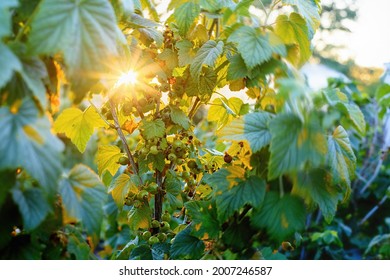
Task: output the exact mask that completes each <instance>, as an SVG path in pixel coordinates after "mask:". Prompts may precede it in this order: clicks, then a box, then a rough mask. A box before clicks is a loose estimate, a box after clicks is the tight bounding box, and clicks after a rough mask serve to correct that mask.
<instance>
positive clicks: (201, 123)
mask: <svg viewBox="0 0 390 280" xmlns="http://www.w3.org/2000/svg"><path fill="white" fill-rule="evenodd" d="M25 2H26V0H20V1H6V2H2V4H0V9H1V12H2V13H0V22H4V23H5V24H2V25H1V29H0V36H1V42H0V52H1V60H0V66H1V67H0V77H1V79H0V97H1V98H0V102H1V108H0V117H1V118H0V122H1V127H2V131H1V132H0V143H1V144H0V151H1V154H2V155H3V156H2V158H1V160H0V178H1V183H2V185H1V188H0V191H1V192H0V215H1V217H2V221H3V217H4V223H3V224H2V227H1V230H0V236H1V238H0V240H1V241H0V256H1V258H16V259H18V258H22V259H23V258H31V259H40V258H44V259H74V258H75V259H91V258H108V259H156V260H157V259H158V260H161V259H202V258H203V259H206V258H207V259H231V258H236V259H250V258H269V259H282V258H286V257H291V258H296V257H297V255H296V254H294V253H291V252H290V251H291V248H293V246H292V245H291V244H294V246H296V247H299V246H302V248H305V250H308V252H311V251H310V250H312V248H313V247H314V248H315V246H317V245H318V246H328V247H329V246H336V247H337V246H339V247H340V244H341V245H342V243H341V241H340V238H339V236H338V235H337V232H336V231H335V230H334V229H329V230H328V229H327V230H326V231H324V232H320V231H319V230H320V229H318V231H316V232H315V233H313V232H312V229H311V228H310V224H308V222H307V221H310V220H311V219H310V217H311V216H312V215H313V213H317V215H318V219H317V220H319V221H321V219H322V218H321V217H324V218H325V221H326V223H328V225H325V227H331V226H333V224H334V223H335V221H336V220H335V219H334V217H335V215H336V213H337V209H338V208H339V207H341V203H342V202H344V201H347V200H348V198H349V197H350V195H351V183H352V182H353V179H354V176H355V169H356V166H357V164H359V162H358V161H357V157H356V155H355V154H356V153H357V152H358V151H359V149H356V145H358V143H359V140H361V139H363V138H364V137H365V135H366V127H367V126H366V123H365V117H367V116H364V114H363V113H362V111H361V110H360V109H359V107H358V105H357V103H359V104H360V103H361V102H363V101H362V100H361V99H359V98H356V96H355V95H353V94H351V93H350V92H344V91H343V88H342V87H343V85H339V86H340V89H339V88H338V87H336V86H330V87H329V88H328V89H325V90H323V91H320V92H312V91H311V89H310V88H308V87H307V86H306V85H305V84H304V82H303V80H302V79H301V78H300V76H299V73H298V72H297V69H298V68H299V67H300V66H301V65H303V64H304V63H305V62H306V61H307V60H308V59H309V57H310V53H311V46H310V44H311V43H310V42H311V39H312V37H313V35H314V32H315V30H316V28H318V25H319V17H320V10H321V8H320V3H319V2H320V1H317V0H315V1H314V0H313V1H303V0H294V1H290V0H283V1H273V2H272V3H271V4H270V5H265V6H264V5H263V9H264V11H265V12H266V15H267V16H266V19H264V18H263V17H262V14H258V15H256V14H252V13H251V9H250V7H251V5H252V4H254V3H253V1H246V0H245V1H233V0H231V1H213V2H210V1H172V2H171V3H170V5H169V7H168V9H169V10H171V11H172V14H171V16H170V17H169V18H168V19H167V20H166V22H160V20H159V18H158V14H157V13H156V10H155V7H154V6H153V4H152V2H149V1H141V2H139V1H126V2H125V1H117V0H112V1H108V0H85V1H81V2H77V1H76V2H75V1H71V0H61V1H54V0H41V1H32V2H31V3H30V2H29V5H24V4H25ZM279 4H280V5H283V6H289V7H290V8H291V9H280V8H279V6H278V5H279ZM26 10H28V11H26ZM146 10H147V12H146ZM271 12H273V13H278V16H277V17H276V22H275V23H268V22H267V20H268V19H269V17H268V16H269V14H270V13H271ZM48 15H49V16H48ZM147 15H149V16H147ZM57 21H58V22H60V24H57ZM258 22H262V23H263V24H262V25H261V26H259V25H258V24H257V23H258ZM80 26H81V28H80ZM344 89H345V88H344ZM239 90H243V91H245V92H246V94H247V95H248V97H249V98H250V99H251V101H250V102H248V103H245V101H244V100H243V99H241V98H238V97H231V98H227V97H226V96H225V93H226V91H239ZM386 94H387V92H383V91H380V93H378V96H379V98H380V100H387V99H386ZM380 102H381V103H380V104H385V101H380ZM202 106H208V107H209V109H208V114H207V117H206V118H201V117H199V115H198V114H199V112H201V110H202V109H201V107H202ZM381 106H382V105H381ZM351 135H352V136H353V138H352V137H351ZM210 136H212V137H210ZM354 145H355V146H354ZM81 153H83V156H81ZM91 159H92V160H91ZM5 213H7V215H5ZM8 213H11V215H8ZM319 221H318V222H317V223H316V226H319V224H320V223H319ZM385 237H386V235H383V236H382V237H381V238H380V237H378V238H376V239H375V240H374V241H372V242H371V244H370V246H369V247H368V248H369V249H367V250H368V251H367V254H370V252H371V251H373V250H376V248H377V247H378V246H382V245H381V244H382V243H386V238H385ZM288 244H289V246H288ZM386 244H387V243H386ZM328 247H326V250H328V249H329V248H328ZM280 248H281V249H280ZM381 248H382V247H381ZM275 250H279V251H280V252H278V253H273V252H277V251H275ZM302 250H303V249H302ZM321 250H322V247H321ZM324 250H325V249H324ZM331 250H333V247H332V248H331ZM379 250H382V251H383V249H379ZM382 251H380V252H382ZM319 252H320V251H319ZM321 254H322V251H321V252H320V253H317V255H318V256H317V255H316V256H315V257H321V256H322V255H321ZM381 254H383V253H381ZM337 256H339V255H337ZM340 257H343V256H340Z"/></svg>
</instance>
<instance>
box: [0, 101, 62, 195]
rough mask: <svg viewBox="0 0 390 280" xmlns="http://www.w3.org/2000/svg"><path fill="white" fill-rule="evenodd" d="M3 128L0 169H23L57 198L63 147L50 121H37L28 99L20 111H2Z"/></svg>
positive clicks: (0, 122)
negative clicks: (53, 133) (53, 131)
mask: <svg viewBox="0 0 390 280" xmlns="http://www.w3.org/2000/svg"><path fill="white" fill-rule="evenodd" d="M0 127H1V130H0V154H1V157H0V170H3V169H16V168H19V167H22V168H23V169H24V170H26V171H27V173H28V174H29V175H30V176H31V177H33V178H34V179H36V180H37V181H38V182H39V184H40V185H41V186H42V187H43V188H44V191H45V194H46V195H51V196H54V195H55V193H56V191H57V180H58V178H59V176H60V174H61V171H62V165H61V153H62V151H63V149H64V146H63V144H62V142H61V141H60V140H59V139H58V138H57V137H55V136H54V135H52V134H51V131H50V130H51V124H50V122H49V120H48V119H47V118H46V117H42V118H38V111H37V108H36V107H35V104H34V103H33V102H32V101H30V100H27V99H25V100H23V101H22V104H21V105H20V107H19V108H17V107H16V106H14V107H13V108H12V109H11V108H8V107H2V108H0Z"/></svg>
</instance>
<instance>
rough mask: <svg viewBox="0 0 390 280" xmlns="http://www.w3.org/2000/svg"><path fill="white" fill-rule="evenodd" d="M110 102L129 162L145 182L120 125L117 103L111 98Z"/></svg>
mask: <svg viewBox="0 0 390 280" xmlns="http://www.w3.org/2000/svg"><path fill="white" fill-rule="evenodd" d="M109 102H110V107H111V114H112V118H113V119H114V123H115V129H116V131H117V133H118V135H119V138H120V139H121V141H122V144H123V147H124V149H125V152H126V154H127V157H128V158H129V162H130V165H131V168H132V169H133V172H134V174H135V175H137V176H138V178H139V180H140V182H141V184H143V182H142V178H141V176H140V175H139V172H138V167H137V165H136V164H135V161H134V157H133V155H132V154H131V151H130V148H129V145H128V144H127V141H126V137H125V135H124V134H123V131H122V129H121V127H120V124H119V120H118V115H117V113H116V110H115V105H114V103H113V102H112V100H111V99H110V100H109Z"/></svg>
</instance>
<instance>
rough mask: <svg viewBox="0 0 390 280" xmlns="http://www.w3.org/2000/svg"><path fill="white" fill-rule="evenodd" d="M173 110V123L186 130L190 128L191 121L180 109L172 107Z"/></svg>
mask: <svg viewBox="0 0 390 280" xmlns="http://www.w3.org/2000/svg"><path fill="white" fill-rule="evenodd" d="M170 109H171V120H172V122H173V123H175V124H177V125H180V126H181V127H183V128H184V129H185V130H188V129H189V128H190V119H189V118H188V116H187V115H186V113H184V112H183V111H182V110H181V109H180V108H178V107H174V106H170Z"/></svg>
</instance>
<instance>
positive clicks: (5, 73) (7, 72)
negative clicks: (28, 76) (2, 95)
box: [0, 10, 22, 89]
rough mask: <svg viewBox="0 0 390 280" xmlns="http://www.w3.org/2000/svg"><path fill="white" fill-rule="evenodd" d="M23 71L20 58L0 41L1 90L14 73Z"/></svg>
mask: <svg viewBox="0 0 390 280" xmlns="http://www.w3.org/2000/svg"><path fill="white" fill-rule="evenodd" d="M0 12H1V10H0ZM0 26H1V24H0ZM0 38H1V37H0ZM21 70H22V64H21V63H20V61H19V58H18V57H17V56H16V55H15V54H14V53H13V52H12V51H11V50H10V49H9V48H8V47H7V46H6V45H4V44H3V43H2V42H1V41H0V89H1V88H2V87H3V86H5V84H6V83H7V82H8V81H9V80H10V79H11V78H12V75H13V74H14V72H18V71H21Z"/></svg>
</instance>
